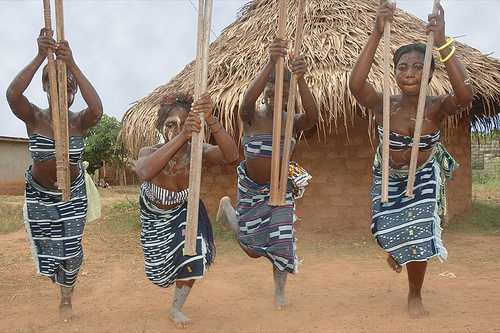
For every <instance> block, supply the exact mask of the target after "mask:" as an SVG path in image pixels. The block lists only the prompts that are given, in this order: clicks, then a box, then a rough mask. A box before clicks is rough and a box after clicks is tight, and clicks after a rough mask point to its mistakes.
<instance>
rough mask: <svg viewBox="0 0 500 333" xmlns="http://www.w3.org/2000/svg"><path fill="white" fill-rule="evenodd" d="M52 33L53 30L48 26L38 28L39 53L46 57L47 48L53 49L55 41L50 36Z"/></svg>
mask: <svg viewBox="0 0 500 333" xmlns="http://www.w3.org/2000/svg"><path fill="white" fill-rule="evenodd" d="M53 34H54V32H53V31H52V30H51V29H49V28H42V29H41V30H40V35H39V36H38V38H37V43H38V54H39V55H42V56H44V57H46V56H47V49H48V48H51V49H52V50H55V48H56V41H55V40H54V39H53V38H52V36H53Z"/></svg>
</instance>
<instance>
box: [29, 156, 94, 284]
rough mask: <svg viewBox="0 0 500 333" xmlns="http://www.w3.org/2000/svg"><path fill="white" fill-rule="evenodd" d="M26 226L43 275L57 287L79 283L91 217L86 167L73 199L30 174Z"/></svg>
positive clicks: (73, 186) (73, 184)
mask: <svg viewBox="0 0 500 333" xmlns="http://www.w3.org/2000/svg"><path fill="white" fill-rule="evenodd" d="M25 178H26V191H25V196H26V201H25V204H24V210H23V213H24V223H25V226H26V232H27V236H28V241H29V243H30V246H31V253H32V255H33V260H34V262H35V266H36V269H37V272H38V274H39V275H43V276H48V277H50V278H51V279H52V281H54V282H56V283H57V284H60V285H63V286H66V287H71V286H73V285H74V284H75V282H76V278H77V276H78V271H79V270H80V267H81V265H82V261H83V249H82V235H83V228H84V226H85V219H86V215H87V195H86V188H85V178H84V172H83V165H81V164H80V174H79V175H78V177H77V178H76V179H75V180H73V181H72V182H71V199H70V200H69V201H67V202H64V201H62V194H61V191H59V190H49V189H46V188H44V187H42V186H40V185H39V184H38V183H37V182H36V181H35V180H34V179H33V177H32V176H31V166H30V167H29V168H28V171H26V175H25Z"/></svg>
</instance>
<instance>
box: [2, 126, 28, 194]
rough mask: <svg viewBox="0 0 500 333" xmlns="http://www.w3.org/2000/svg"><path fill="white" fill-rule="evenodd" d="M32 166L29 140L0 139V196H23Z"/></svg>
mask: <svg viewBox="0 0 500 333" xmlns="http://www.w3.org/2000/svg"><path fill="white" fill-rule="evenodd" d="M30 164H31V156H30V153H29V151H28V139H23V138H11V137H5V136H3V137H0V195H22V194H23V193H24V173H25V172H26V169H27V168H28V166H29V165H30Z"/></svg>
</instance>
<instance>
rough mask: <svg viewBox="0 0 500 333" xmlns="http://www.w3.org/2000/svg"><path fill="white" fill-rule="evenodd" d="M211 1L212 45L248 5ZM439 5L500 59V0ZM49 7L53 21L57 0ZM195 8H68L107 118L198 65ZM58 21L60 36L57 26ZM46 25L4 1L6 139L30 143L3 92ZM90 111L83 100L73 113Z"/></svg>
mask: <svg viewBox="0 0 500 333" xmlns="http://www.w3.org/2000/svg"><path fill="white" fill-rule="evenodd" d="M213 1H214V7H213V14H212V30H213V34H212V41H213V39H215V37H214V34H215V35H216V36H218V35H219V34H220V33H221V31H222V30H223V29H224V28H225V27H227V26H228V25H229V24H230V23H232V22H233V21H234V20H235V19H236V13H237V11H238V9H240V8H241V7H242V6H243V5H244V4H246V3H247V2H249V1H250V0H213ZM307 1H334V0H307ZM441 4H442V5H443V7H444V10H445V22H446V33H447V35H449V36H452V37H457V36H461V37H459V38H456V39H458V40H459V41H460V42H463V43H465V44H467V45H469V46H471V47H474V48H476V49H478V50H479V51H481V52H482V53H485V54H490V53H494V54H493V57H495V58H497V59H498V58H500V20H499V19H498V13H500V0H443V1H441ZM432 5H433V1H432V0H400V1H398V2H397V6H398V7H399V8H401V9H403V10H405V11H407V12H408V13H410V14H413V15H414V16H416V17H418V18H420V19H423V20H426V19H427V14H428V13H429V12H431V11H432ZM51 6H52V13H53V15H54V12H55V11H54V1H53V0H51ZM197 6H198V0H66V1H64V20H65V22H64V25H65V36H66V39H67V40H68V41H69V44H70V46H71V49H72V51H73V56H74V58H75V61H76V63H77V64H78V66H79V67H80V69H81V70H82V71H83V73H84V74H85V75H86V76H87V78H88V79H89V81H90V82H91V83H92V84H93V85H94V87H95V88H96V90H97V92H98V93H99V95H100V97H101V99H102V101H103V104H104V112H105V113H106V114H107V115H109V116H113V117H115V118H117V119H118V120H121V118H122V116H123V114H124V113H125V111H126V110H127V109H128V108H129V107H130V105H131V103H133V102H135V101H137V100H138V99H141V98H142V97H144V96H146V95H147V94H149V93H150V92H152V91H153V90H154V89H155V88H157V87H158V86H160V85H163V84H165V83H167V82H168V81H170V79H171V78H172V77H173V76H175V75H176V74H178V73H179V72H180V71H181V70H182V69H183V68H184V67H185V66H186V64H188V63H189V62H190V61H192V60H193V59H194V58H195V56H196V52H195V47H196V29H197V12H196V8H197ZM52 21H53V23H52V25H53V28H54V29H55V18H53V20H52ZM43 25H44V20H43V1H42V0H0V31H3V35H2V37H1V46H0V94H1V95H0V115H1V119H2V121H1V122H0V136H10V137H23V138H25V137H27V134H26V128H25V125H24V123H23V122H22V121H20V120H19V119H17V118H16V117H15V116H14V115H13V114H12V112H11V110H10V108H9V106H8V104H7V102H6V99H5V92H6V90H7V87H8V85H9V84H10V82H11V81H12V79H13V78H14V77H15V76H16V75H17V73H18V72H19V71H20V70H21V69H22V68H23V67H24V66H26V65H27V64H28V63H29V62H30V61H31V60H32V59H33V58H34V56H35V55H36V52H37V43H36V38H37V36H38V34H39V32H40V29H41V28H42V27H43ZM424 42H425V41H424ZM42 66H43V65H42ZM40 72H41V70H40V71H39V72H38V73H37V75H35V77H34V79H33V82H32V83H31V85H30V87H29V88H28V90H27V91H26V93H25V94H26V96H27V97H28V98H29V99H30V101H31V102H33V103H34V104H36V105H38V106H40V107H46V106H47V99H46V96H45V94H44V93H43V91H42V89H41V78H40ZM84 107H85V104H84V103H83V100H82V99H81V95H80V94H78V95H77V98H76V101H75V104H74V105H73V106H72V108H71V109H72V110H73V111H79V110H81V109H83V108H84Z"/></svg>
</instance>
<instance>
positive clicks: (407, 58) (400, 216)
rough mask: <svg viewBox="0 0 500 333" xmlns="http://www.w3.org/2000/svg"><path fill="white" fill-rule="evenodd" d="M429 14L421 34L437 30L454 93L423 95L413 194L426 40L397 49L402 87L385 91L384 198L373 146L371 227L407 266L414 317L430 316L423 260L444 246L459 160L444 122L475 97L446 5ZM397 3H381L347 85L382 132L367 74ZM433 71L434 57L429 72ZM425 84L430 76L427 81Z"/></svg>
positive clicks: (392, 257) (378, 99) (398, 266)
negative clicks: (446, 140)
mask: <svg viewBox="0 0 500 333" xmlns="http://www.w3.org/2000/svg"><path fill="white" fill-rule="evenodd" d="M438 9H439V10H438V13H436V14H430V15H429V16H428V20H429V24H427V27H426V32H427V34H429V33H430V32H433V33H434V36H435V37H434V45H435V46H436V47H437V51H439V54H440V56H441V62H442V63H444V65H445V68H446V72H447V73H448V76H449V79H450V83H451V86H452V88H453V91H452V92H451V93H449V94H444V95H440V96H426V98H425V109H424V121H423V123H422V134H421V139H420V145H419V153H418V160H417V171H416V176H415V186H414V195H413V197H406V196H405V193H406V184H407V180H408V169H409V164H410V156H411V148H412V142H413V132H414V128H415V118H416V113H417V105H418V99H419V93H420V84H421V80H422V74H423V64H424V55H425V49H426V46H425V45H423V44H410V45H406V46H403V47H401V48H399V49H398V50H397V51H396V53H395V54H394V67H395V68H394V75H395V78H396V82H397V84H398V87H399V89H400V91H401V93H400V94H399V95H393V96H390V112H391V117H390V119H391V120H390V134H389V140H390V141H389V147H390V150H389V158H390V160H389V167H390V168H389V169H390V170H389V202H387V203H382V202H381V188H382V180H381V179H382V177H381V164H382V163H381V160H382V159H381V155H380V151H379V150H380V146H379V149H377V154H376V156H375V161H374V166H373V187H372V190H371V196H372V233H373V235H374V236H375V239H376V241H377V243H378V244H379V245H380V246H381V247H382V248H383V249H384V250H386V251H387V252H388V259H387V261H388V263H389V265H390V266H391V267H392V269H394V270H395V271H396V272H398V273H399V272H401V270H402V266H403V265H405V266H406V269H407V273H408V282H409V292H408V310H409V313H410V316H411V317H413V318H418V317H423V316H427V315H428V314H429V312H428V311H427V310H426V308H425V307H424V305H423V303H422V294H421V290H422V284H423V282H424V276H425V271H426V268H427V262H428V260H429V259H430V258H432V257H434V256H437V257H438V258H439V259H440V260H445V259H446V257H447V251H446V249H445V248H444V246H443V243H442V241H441V231H442V229H441V226H440V215H444V214H445V205H444V203H445V199H446V197H445V193H444V182H445V179H446V178H448V179H451V173H452V172H453V171H454V170H455V169H456V168H457V167H458V164H457V163H456V162H455V161H454V160H453V159H452V158H451V156H450V155H449V154H448V153H447V151H446V150H445V149H444V147H443V145H442V144H441V143H440V142H439V141H438V140H439V135H440V130H441V127H442V125H443V122H444V121H445V120H446V118H447V117H448V116H450V115H455V114H458V113H460V112H463V111H465V110H466V109H467V107H468V106H469V105H470V103H471V102H472V97H473V92H472V85H471V83H470V80H469V77H468V75H467V72H466V70H465V68H464V67H463V66H462V64H461V63H460V61H459V60H458V58H457V57H456V54H455V47H454V46H453V44H452V42H453V39H450V38H449V39H446V37H445V33H444V11H443V8H442V7H441V5H438ZM394 10H395V4H390V3H388V2H386V1H381V2H380V7H379V9H378V11H377V15H376V20H375V27H374V29H373V32H372V34H371V35H370V37H369V39H368V41H367V43H366V45H365V46H364V48H363V50H362V51H361V54H360V55H359V57H358V60H357V61H356V64H355V65H354V67H353V69H352V71H351V77H350V82H349V87H350V90H351V92H352V94H353V95H354V97H355V98H356V100H357V101H358V103H359V104H361V105H362V106H363V107H365V108H367V109H370V110H372V111H373V113H374V115H375V120H376V121H377V123H378V124H379V126H378V130H379V135H380V141H382V137H383V128H382V126H380V125H381V124H382V123H383V115H382V111H383V105H382V99H383V97H382V95H383V94H382V92H378V91H375V89H374V87H373V86H372V84H371V83H370V82H369V81H368V80H367V77H368V73H369V72H370V68H371V65H372V63H373V58H374V55H375V51H376V49H377V46H378V43H379V41H380V39H381V37H382V35H383V31H384V25H385V22H386V21H387V20H388V21H389V22H392V21H393V19H394V16H393V14H394ZM433 72H434V59H432V64H431V70H430V78H432V74H433ZM429 82H430V79H429Z"/></svg>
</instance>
